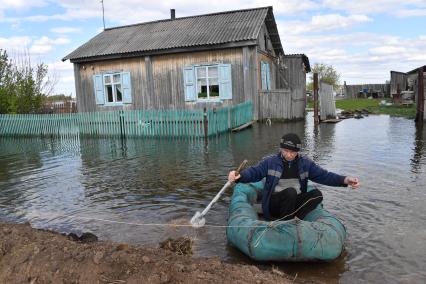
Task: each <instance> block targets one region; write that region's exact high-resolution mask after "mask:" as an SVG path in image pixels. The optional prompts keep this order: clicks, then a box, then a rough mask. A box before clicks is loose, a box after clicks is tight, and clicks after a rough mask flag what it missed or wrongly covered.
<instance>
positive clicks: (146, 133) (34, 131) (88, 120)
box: [0, 102, 253, 137]
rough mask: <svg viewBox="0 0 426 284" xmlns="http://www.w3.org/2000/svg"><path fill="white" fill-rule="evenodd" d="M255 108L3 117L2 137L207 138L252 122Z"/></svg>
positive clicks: (0, 122) (247, 104)
mask: <svg viewBox="0 0 426 284" xmlns="http://www.w3.org/2000/svg"><path fill="white" fill-rule="evenodd" d="M252 109H253V105H252V103H251V102H245V103H242V104H239V105H234V106H229V107H223V108H218V109H204V110H132V111H123V110H119V111H108V112H92V113H64V114H1V115H0V136H59V137H68V136H69V137H73V136H95V137H96V136H99V137H102V136H120V137H207V136H210V135H215V134H219V133H221V132H225V131H228V130H229V129H232V128H235V127H238V126H240V125H243V124H245V123H247V122H250V121H251V120H252V119H253V111H252Z"/></svg>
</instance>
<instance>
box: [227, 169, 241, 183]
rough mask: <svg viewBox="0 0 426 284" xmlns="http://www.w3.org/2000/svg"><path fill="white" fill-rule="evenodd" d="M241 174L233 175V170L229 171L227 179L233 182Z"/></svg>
mask: <svg viewBox="0 0 426 284" xmlns="http://www.w3.org/2000/svg"><path fill="white" fill-rule="evenodd" d="M240 177H241V175H237V176H235V171H230V172H229V175H228V181H230V182H235V181H236V180H237V179H239V178H240Z"/></svg>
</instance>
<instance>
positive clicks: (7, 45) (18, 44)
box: [0, 36, 31, 53]
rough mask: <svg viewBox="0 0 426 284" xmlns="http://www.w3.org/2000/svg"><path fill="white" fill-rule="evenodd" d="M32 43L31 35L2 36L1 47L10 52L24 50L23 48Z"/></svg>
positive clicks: (0, 38) (0, 39)
mask: <svg viewBox="0 0 426 284" xmlns="http://www.w3.org/2000/svg"><path fill="white" fill-rule="evenodd" d="M30 43H31V38H30V37H29V36H13V37H9V38H4V37H0V47H1V48H2V49H6V50H7V51H8V53H10V52H12V53H14V52H17V51H22V49H25V48H26V47H28V46H29V44H30Z"/></svg>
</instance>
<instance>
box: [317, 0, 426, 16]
mask: <svg viewBox="0 0 426 284" xmlns="http://www.w3.org/2000/svg"><path fill="white" fill-rule="evenodd" d="M322 5H323V7H325V8H329V9H333V10H338V11H345V12H347V13H349V14H358V13H362V14H373V13H387V14H396V13H398V11H400V10H403V9H406V8H410V7H411V9H412V10H417V8H422V7H425V6H426V4H425V1H424V0H405V1H399V0H375V1H371V0H357V1H347V0H324V1H323V2H322ZM414 7H415V8H414Z"/></svg>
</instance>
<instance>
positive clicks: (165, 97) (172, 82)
mask: <svg viewBox="0 0 426 284" xmlns="http://www.w3.org/2000/svg"><path fill="white" fill-rule="evenodd" d="M68 59H69V60H70V61H71V62H72V63H73V64H74V77H75V87H76V97H77V108H78V111H79V112H93V111H108V110H121V109H123V110H133V109H194V108H215V107H221V106H228V105H233V104H239V103H242V102H245V101H252V102H253V115H254V118H255V119H259V118H262V117H260V116H259V113H265V112H264V111H262V109H264V108H267V107H268V106H267V105H269V104H265V103H263V101H265V100H264V99H263V100H262V99H261V96H268V94H270V98H269V97H268V98H267V99H266V101H267V100H270V99H275V100H276V99H277V98H276V97H280V96H281V97H289V98H290V102H294V103H293V104H292V103H287V104H285V105H282V106H278V107H279V108H283V109H286V110H291V109H293V108H295V107H297V109H298V111H297V112H296V111H287V112H286V113H291V114H290V117H288V118H302V117H304V109H305V95H306V92H305V91H306V89H305V88H306V87H305V82H306V72H309V71H310V66H309V60H308V58H307V57H306V56H305V55H295V56H287V57H286V56H285V55H284V50H283V47H282V45H281V40H280V37H279V33H278V29H277V25H276V22H275V18H274V14H273V10H272V7H262V8H255V9H246V10H236V11H227V12H221V13H213V14H206V15H199V16H190V17H182V18H176V17H175V16H174V10H172V14H171V18H170V19H167V20H159V21H153V22H146V23H140V24H134V25H127V26H121V27H115V28H108V29H105V30H104V31H102V32H101V33H100V34H98V35H96V36H95V37H93V38H92V39H90V40H89V41H88V42H86V43H85V44H83V45H82V46H80V47H78V48H77V49H76V50H74V51H73V52H71V53H70V54H68V55H67V56H65V57H64V58H63V61H65V60H68ZM286 62H287V64H288V65H289V66H286ZM286 70H287V71H286ZM265 93H266V95H265ZM278 101H280V102H284V100H283V99H280V100H278ZM271 105H272V103H271ZM274 107H277V106H274ZM281 113H284V112H281ZM283 118H286V117H283Z"/></svg>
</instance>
